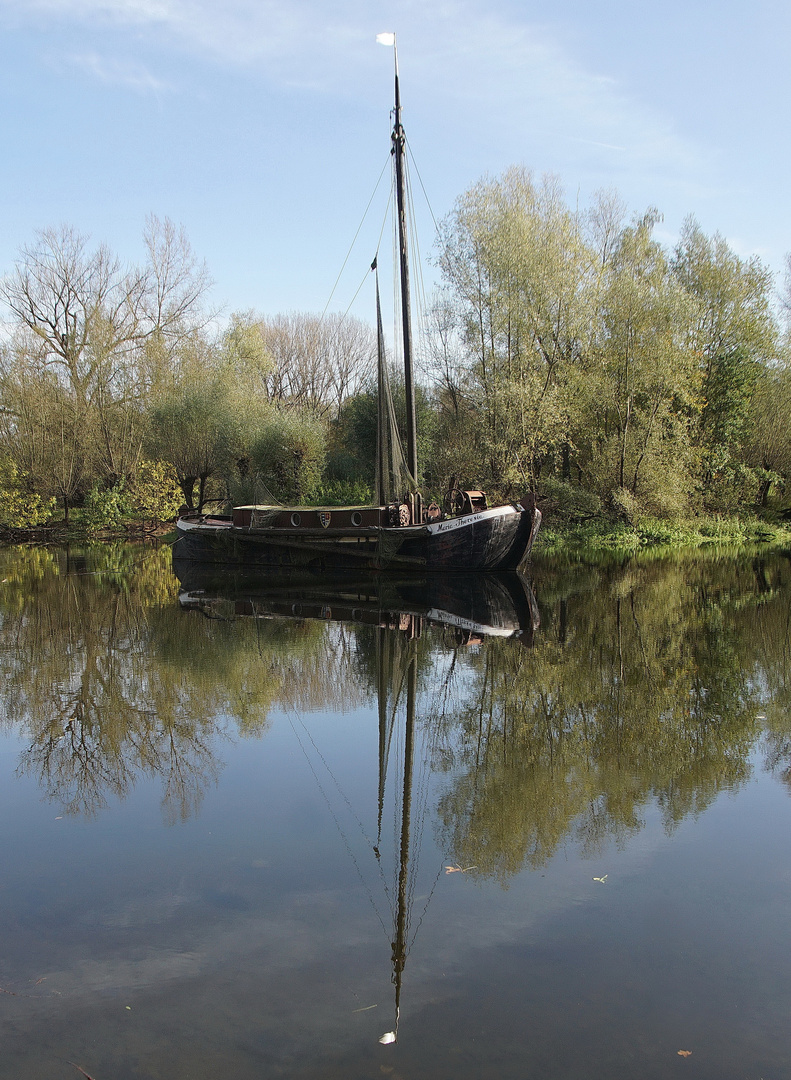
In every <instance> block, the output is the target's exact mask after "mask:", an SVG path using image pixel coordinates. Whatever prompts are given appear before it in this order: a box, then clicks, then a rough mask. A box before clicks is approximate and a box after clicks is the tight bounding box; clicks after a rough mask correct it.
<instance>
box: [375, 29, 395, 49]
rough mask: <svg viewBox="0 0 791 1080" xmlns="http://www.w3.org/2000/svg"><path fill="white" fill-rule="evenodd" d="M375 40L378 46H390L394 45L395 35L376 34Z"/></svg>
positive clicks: (390, 33) (389, 33)
mask: <svg viewBox="0 0 791 1080" xmlns="http://www.w3.org/2000/svg"><path fill="white" fill-rule="evenodd" d="M376 40H377V41H378V42H379V44H380V45H391V46H392V45H395V34H393V33H392V32H390V31H388V32H387V33H385V34H377V35H376Z"/></svg>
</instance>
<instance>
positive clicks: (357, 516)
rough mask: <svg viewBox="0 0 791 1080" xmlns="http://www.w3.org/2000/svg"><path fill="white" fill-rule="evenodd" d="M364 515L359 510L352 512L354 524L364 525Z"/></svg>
mask: <svg viewBox="0 0 791 1080" xmlns="http://www.w3.org/2000/svg"><path fill="white" fill-rule="evenodd" d="M362 523H363V516H362V514H361V513H360V511H359V510H355V511H354V513H353V514H352V525H362Z"/></svg>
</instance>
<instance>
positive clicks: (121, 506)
mask: <svg viewBox="0 0 791 1080" xmlns="http://www.w3.org/2000/svg"><path fill="white" fill-rule="evenodd" d="M129 513H130V506H129V499H128V495H127V492H126V485H125V483H124V481H123V480H119V481H118V483H117V484H114V485H113V487H110V488H103V487H102V486H101V484H100V483H99V482H98V481H97V482H96V483H95V484H94V485H93V487H92V488H91V489H90V491H89V492H88V494H87V495H86V496H85V506H84V509H83V512H82V520H83V523H84V525H85V527H86V528H87V529H89V530H90V531H91V532H97V531H98V530H100V529H116V528H118V526H119V525H121V524H122V523H123V521H124V518H126V517H128V516H129Z"/></svg>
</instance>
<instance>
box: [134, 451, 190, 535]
mask: <svg viewBox="0 0 791 1080" xmlns="http://www.w3.org/2000/svg"><path fill="white" fill-rule="evenodd" d="M128 497H129V503H130V505H131V507H132V509H133V510H134V512H135V513H136V514H139V515H141V516H142V517H145V518H153V519H155V520H156V521H170V520H172V519H173V518H174V517H175V516H176V514H177V513H178V510H179V507H180V506H181V502H182V492H181V490H180V488H179V485H178V478H177V476H176V471H175V469H174V467H173V465H171V464H170V463H169V462H167V461H151V460H148V459H144V460H143V461H141V462H140V463H139V464H138V466H137V468H136V470H135V473H134V477H133V479H132V481H131V483H130V485H129V491H128Z"/></svg>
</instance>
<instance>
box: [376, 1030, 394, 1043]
mask: <svg viewBox="0 0 791 1080" xmlns="http://www.w3.org/2000/svg"><path fill="white" fill-rule="evenodd" d="M395 1041H396V1033H395V1032H394V1031H386V1032H385V1033H384V1035H383V1036H382V1037H381V1039H380V1040H379V1042H380V1043H394V1042H395Z"/></svg>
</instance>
